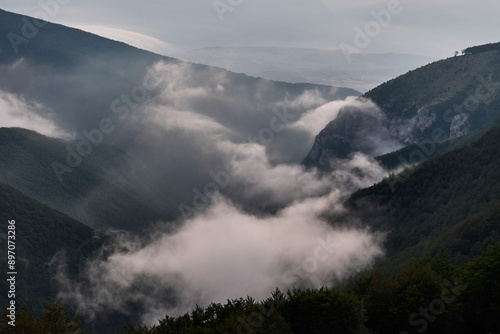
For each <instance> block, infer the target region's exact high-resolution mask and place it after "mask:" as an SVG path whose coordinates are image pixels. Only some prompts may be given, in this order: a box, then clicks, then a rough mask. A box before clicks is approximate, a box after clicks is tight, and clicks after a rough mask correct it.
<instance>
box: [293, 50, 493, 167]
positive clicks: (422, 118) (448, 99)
mask: <svg viewBox="0 0 500 334" xmlns="http://www.w3.org/2000/svg"><path fill="white" fill-rule="evenodd" d="M363 98H367V99H370V100H371V101H372V102H374V103H375V104H376V105H377V106H378V107H379V108H380V110H381V111H379V114H377V116H373V117H371V116H370V114H366V113H363V112H360V111H359V110H358V111H356V110H349V108H347V109H346V110H342V111H341V112H340V113H339V115H338V116H337V118H336V119H335V120H333V121H332V122H330V124H328V125H327V126H326V127H325V129H324V130H323V131H321V133H320V134H319V135H318V136H317V138H316V140H315V142H314V145H313V147H312V149H311V151H310V153H309V154H308V155H307V157H306V158H305V159H304V161H303V163H304V164H305V165H306V166H309V167H312V166H314V167H317V168H319V169H322V170H329V169H332V168H334V165H335V162H334V161H335V159H343V158H346V157H347V156H348V155H349V154H350V153H353V152H356V151H357V152H362V153H365V154H368V155H372V156H374V155H378V154H384V153H388V151H387V149H389V148H390V147H391V145H388V143H389V142H391V141H392V142H393V143H394V142H397V143H400V144H401V145H403V146H408V145H411V144H414V143H419V142H428V141H436V139H435V138H437V137H438V138H439V141H443V140H446V139H455V138H458V137H461V136H463V135H466V134H468V133H470V132H472V131H474V130H477V129H480V128H483V127H485V126H486V125H488V124H491V123H492V122H494V121H495V120H496V119H497V118H499V117H500V51H496V50H494V51H491V50H489V51H485V52H480V53H474V54H465V55H463V56H460V57H454V58H448V59H445V60H441V61H438V62H435V63H432V64H429V65H426V66H423V67H421V68H419V69H416V70H414V71H410V72H408V73H406V74H404V75H401V76H399V77H398V78H396V79H393V80H391V81H388V82H386V83H384V84H382V85H380V86H378V87H376V88H374V89H373V90H371V91H369V92H367V93H366V94H365V95H364V96H363ZM380 114H381V115H380ZM436 134H439V136H437V135H436ZM393 146H397V145H393ZM396 148H397V147H396Z"/></svg>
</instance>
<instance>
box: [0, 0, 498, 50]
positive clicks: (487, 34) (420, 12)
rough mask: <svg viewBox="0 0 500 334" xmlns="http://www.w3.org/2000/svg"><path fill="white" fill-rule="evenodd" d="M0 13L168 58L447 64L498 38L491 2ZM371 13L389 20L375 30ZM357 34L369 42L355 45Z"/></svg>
mask: <svg viewBox="0 0 500 334" xmlns="http://www.w3.org/2000/svg"><path fill="white" fill-rule="evenodd" d="M42 3H46V4H50V3H52V4H53V3H58V4H59V5H58V7H60V8H56V9H54V6H49V8H50V9H47V8H45V9H43V8H42V6H41V4H42ZM398 3H399V4H398ZM215 4H219V13H218V11H217V10H216V8H215ZM0 8H2V9H5V10H9V11H13V12H17V13H22V14H26V15H31V16H36V14H37V13H40V12H43V11H45V12H46V14H47V15H48V17H49V18H50V21H52V22H55V23H61V24H64V25H69V26H73V27H78V28H82V29H84V30H87V31H91V32H94V33H97V34H100V35H103V36H106V37H110V38H113V39H118V40H122V41H125V42H127V43H129V44H133V45H135V46H138V47H141V48H145V49H148V50H151V51H155V52H158V53H162V54H165V55H172V56H175V55H177V54H179V52H182V51H187V50H191V49H196V48H202V47H210V46H282V47H313V48H320V49H330V50H331V49H339V48H340V45H341V43H345V44H344V46H346V45H349V46H352V47H354V48H355V49H356V50H357V51H360V52H365V53H380V52H400V53H414V54H420V55H429V56H437V57H449V56H452V55H453V52H454V51H455V50H461V49H463V48H465V47H467V46H472V45H479V44H484V43H490V42H496V41H498V40H499V37H498V33H499V31H500V20H498V14H499V13H500V2H498V0H480V1H475V2H473V1H470V0H433V1H431V0H413V1H412V0H400V1H398V0H372V1H369V0H356V1H345V0H343V1H340V0H144V1H137V0H136V1H132V0H120V1H118V0H106V1H103V0H29V1H28V0H0ZM391 10H392V13H391ZM381 11H382V12H381ZM373 13H390V18H388V17H387V15H385V16H384V15H381V20H382V21H381V23H375V22H376V20H375V17H374V15H373ZM356 28H358V29H359V30H361V31H364V33H365V34H366V33H367V32H368V33H369V34H368V35H365V37H364V38H363V37H359V36H357V35H359V33H356V32H355V31H356ZM370 29H371V30H370ZM359 30H358V31H359ZM356 36H357V37H358V38H357V40H356Z"/></svg>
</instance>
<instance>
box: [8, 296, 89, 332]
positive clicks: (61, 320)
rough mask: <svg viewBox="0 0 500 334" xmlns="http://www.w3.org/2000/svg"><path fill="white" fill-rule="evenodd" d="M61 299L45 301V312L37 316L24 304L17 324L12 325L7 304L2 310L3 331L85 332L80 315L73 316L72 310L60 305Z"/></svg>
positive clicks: (18, 315)
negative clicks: (82, 328)
mask: <svg viewBox="0 0 500 334" xmlns="http://www.w3.org/2000/svg"><path fill="white" fill-rule="evenodd" d="M60 303H61V299H59V300H57V301H56V300H50V301H49V302H45V303H43V306H44V308H45V313H43V314H42V315H41V316H40V317H39V318H36V317H35V315H34V314H33V312H32V311H30V310H29V309H28V307H27V306H25V305H22V306H21V307H20V309H19V312H17V314H16V321H15V326H11V325H10V324H9V321H11V319H10V318H8V317H7V315H8V314H9V313H8V310H7V306H5V307H4V308H3V310H2V321H1V323H0V332H1V333H16V334H17V333H19V334H30V333H36V334H83V333H84V332H83V331H82V330H81V328H80V327H81V323H80V317H79V316H78V315H77V316H76V317H72V316H71V313H72V312H71V310H69V309H66V308H64V307H62V306H61V305H60Z"/></svg>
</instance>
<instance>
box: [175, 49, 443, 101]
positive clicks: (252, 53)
mask: <svg viewBox="0 0 500 334" xmlns="http://www.w3.org/2000/svg"><path fill="white" fill-rule="evenodd" d="M182 58H183V59H185V60H188V61H192V62H197V63H202V64H208V65H213V66H219V67H222V68H226V69H228V70H230V71H234V72H242V73H246V74H248V75H252V76H256V77H262V78H266V79H270V80H277V81H286V82H310V83H316V84H323V85H330V86H340V87H349V88H353V89H356V90H359V91H361V92H365V91H368V90H370V89H372V88H374V87H376V86H378V85H379V84H381V83H383V82H385V81H387V80H389V79H392V78H394V77H395V76H397V75H400V74H401V73H406V72H408V71H409V70H413V69H415V68H417V67H420V66H422V65H426V64H428V63H430V62H433V61H435V60H438V59H437V58H433V57H426V56H418V55H412V54H398V53H383V54H353V55H351V59H349V61H348V60H346V58H345V56H344V54H343V52H342V51H341V50H320V49H307V48H283V47H210V48H203V49H196V50H192V51H189V52H186V53H185V55H183V56H182Z"/></svg>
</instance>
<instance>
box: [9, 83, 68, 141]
mask: <svg viewBox="0 0 500 334" xmlns="http://www.w3.org/2000/svg"><path fill="white" fill-rule="evenodd" d="M53 117H54V115H53V114H52V112H51V111H50V110H48V108H46V107H45V106H44V105H42V104H40V103H37V102H32V101H27V100H26V99H24V98H23V97H22V96H17V95H16V94H12V93H9V92H5V91H2V90H0V127H5V128H23V129H28V130H33V131H36V132H38V133H41V134H43V135H46V136H49V137H54V138H64V139H70V138H71V137H72V136H71V134H70V133H68V132H66V131H64V130H63V129H61V128H59V126H58V125H57V124H56V122H55V121H54V120H53Z"/></svg>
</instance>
